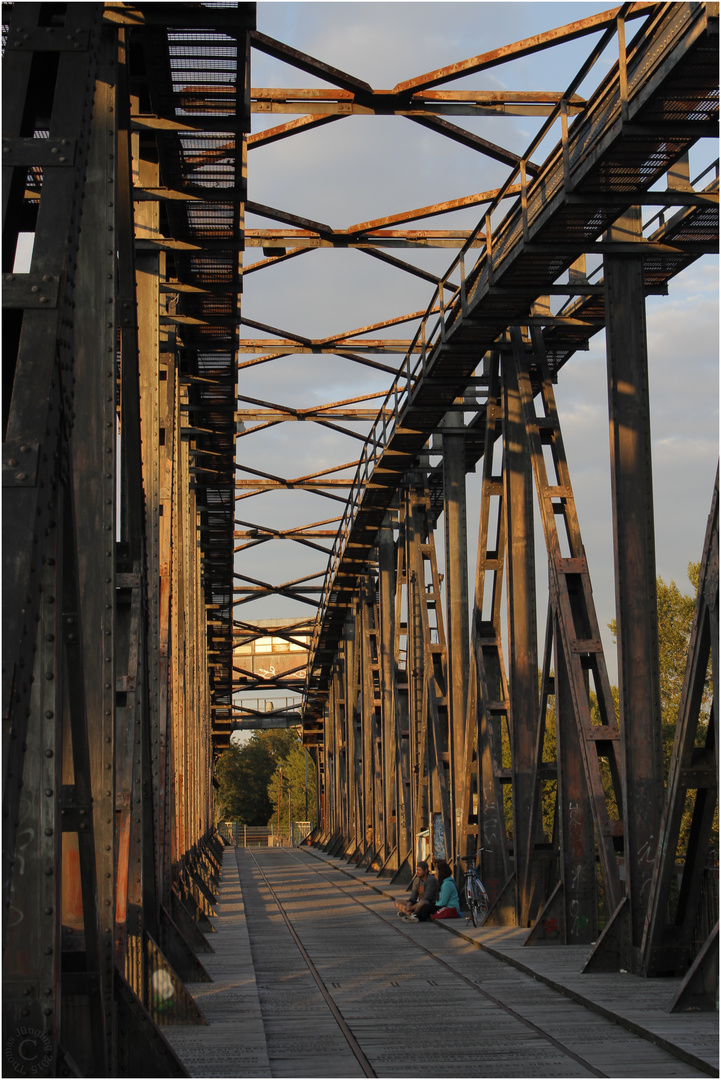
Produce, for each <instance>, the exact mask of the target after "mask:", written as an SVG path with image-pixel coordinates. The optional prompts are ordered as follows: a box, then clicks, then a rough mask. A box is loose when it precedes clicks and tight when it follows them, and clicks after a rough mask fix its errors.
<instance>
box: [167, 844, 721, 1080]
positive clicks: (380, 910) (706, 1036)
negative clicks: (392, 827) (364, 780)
mask: <svg viewBox="0 0 721 1080" xmlns="http://www.w3.org/2000/svg"><path fill="white" fill-rule="evenodd" d="M384 884H385V883H382V882H379V881H378V880H376V879H369V878H368V876H367V875H365V874H364V872H363V871H362V870H358V869H357V868H356V867H352V866H348V865H347V864H346V863H344V862H342V861H341V860H338V859H333V858H329V857H328V856H326V855H324V854H322V853H320V852H317V851H315V850H313V849H308V848H303V849H297V848H295V849H292V848H284V849H270V850H266V849H255V850H250V849H242V848H239V849H232V848H227V849H226V850H225V853H224V863H223V877H222V882H221V889H220V894H219V903H218V914H217V917H216V918H215V920H214V923H215V927H216V930H217V933H216V934H214V935H213V946H214V949H215V952H214V954H212V955H211V954H208V955H206V956H204V958H203V959H204V963H205V965H206V968H207V970H208V972H209V974H210V975H211V977H212V979H213V980H214V981H213V982H212V983H203V984H197V985H194V986H191V987H190V990H191V992H192V994H193V996H194V998H195V1000H196V1002H197V1004H198V1005H199V1007H200V1008H201V1010H202V1011H203V1014H204V1016H205V1018H206V1020H207V1021H208V1024H207V1026H202V1027H176V1028H168V1029H166V1033H167V1035H168V1038H169V1040H170V1042H171V1043H172V1045H173V1047H174V1048H175V1050H176V1052H177V1053H178V1054H179V1056H180V1057H181V1059H182V1061H183V1063H184V1065H185V1067H186V1068H187V1069H188V1072H189V1074H190V1075H191V1076H204V1077H211V1076H216V1077H221V1076H222V1077H227V1076H233V1077H264V1076H287V1077H291V1076H292V1077H321V1076H322V1077H353V1076H363V1075H366V1076H379V1077H384V1076H388V1077H390V1076H394V1077H397V1076H415V1075H417V1074H418V1072H419V1071H421V1070H422V1071H423V1072H424V1073H428V1072H430V1073H435V1074H437V1075H442V1076H484V1077H524V1076H534V1077H541V1076H553V1077H561V1076H568V1077H585V1076H608V1077H642V1076H646V1077H666V1076H676V1077H692V1076H717V1075H718V1016H717V1014H704V1013H693V1014H688V1013H684V1014H670V1013H669V1011H668V1009H669V1007H670V1004H671V1002H672V1000H673V998H674V996H675V993H676V991H677V989H678V982H679V980H675V979H668V980H661V979H656V980H652V979H645V980H641V979H638V978H636V977H634V976H631V975H625V974H604V975H581V974H580V966H581V963H582V961H583V959H584V953H585V951H586V950H584V949H583V948H581V949H578V948H565V947H564V948H561V947H559V948H558V949H555V948H525V949H524V948H523V947H522V944H521V942H522V940H523V937H524V936H525V932H524V931H519V930H516V929H511V928H508V929H503V928H501V929H499V928H493V929H486V930H484V929H474V928H472V927H470V926H469V927H468V928H467V927H466V922H465V919H461V920H459V921H458V922H448V923H445V924H439V923H433V924H431V923H425V924H424V923H421V924H409V923H406V922H401V921H399V920H398V919H396V918H395V912H394V910H393V906H392V904H391V903H390V898H391V897H392V896H393V895H399V893H398V892H397V891H392V890H388V889H387V888H384V887H383V885H384Z"/></svg>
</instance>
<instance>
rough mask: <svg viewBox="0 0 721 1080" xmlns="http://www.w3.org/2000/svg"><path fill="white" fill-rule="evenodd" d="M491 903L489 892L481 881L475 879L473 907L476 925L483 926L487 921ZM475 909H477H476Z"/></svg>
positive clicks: (474, 923)
mask: <svg viewBox="0 0 721 1080" xmlns="http://www.w3.org/2000/svg"><path fill="white" fill-rule="evenodd" d="M489 907H490V903H489V900H488V893H487V892H486V890H485V889H484V887H483V885H482V884H481V882H480V881H478V880H475V881H474V882H473V907H472V908H471V910H472V911H474V915H475V918H474V919H473V925H474V926H482V925H483V923H484V922H485V919H486V915H487V914H488V908H489ZM474 909H475V910H474Z"/></svg>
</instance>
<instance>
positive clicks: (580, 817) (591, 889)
mask: <svg viewBox="0 0 721 1080" xmlns="http://www.w3.org/2000/svg"><path fill="white" fill-rule="evenodd" d="M554 653H555V667H556V672H555V680H554V681H555V689H556V745H557V759H558V830H559V858H560V878H561V882H562V883H563V910H564V927H563V943H564V944H565V945H587V944H589V943H590V942H592V941H595V940H596V938H597V932H598V903H597V900H596V852H595V844H594V834H593V817H592V814H591V807H590V804H589V799H588V793H587V788H586V778H585V776H584V770H583V755H582V753H581V744H580V740H579V735H578V727H577V725H576V717H575V715H574V708H573V696H572V692H571V685H570V680H569V674H568V667H567V665H566V658H565V656H564V652H563V641H562V638H561V631H560V627H559V625H558V619H554Z"/></svg>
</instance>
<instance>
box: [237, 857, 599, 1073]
mask: <svg viewBox="0 0 721 1080" xmlns="http://www.w3.org/2000/svg"><path fill="white" fill-rule="evenodd" d="M247 850H248V851H249V853H250V855H251V858H252V859H253V862H254V863H255V865H256V867H257V869H258V871H259V872H260V874H261V876H262V878H263V880H264V881H265V883H266V885H267V887H268V889H269V891H270V893H271V896H272V897H273V899H274V901H275V903H276V904H277V906H278V910H279V911H280V914H281V915H282V917H283V920H284V921H285V924H286V926H287V927H288V930H289V931H290V933H291V935H292V937H293V940H294V941H295V944H296V945H297V947H298V951H299V952H300V954H301V956H302V957H303V960H304V961H305V963H306V964H307V966H308V970H309V971H310V973H311V975H312V976H313V978H314V979H315V982H316V984H317V986H318V989H319V990H320V992H321V994H322V995H323V997H324V999H325V1001H326V1003H327V1005H328V1007H329V1009H330V1011H331V1013H332V1014H333V1017H334V1018H335V1020H336V1022H337V1023H338V1026H339V1027H340V1029H341V1031H342V1032H343V1035H344V1036H345V1038H346V1040H347V1042H348V1045H349V1046H350V1048H351V1050H352V1051H353V1053H354V1055H355V1057H356V1058H357V1060H358V1062H359V1064H360V1065H361V1068H362V1069H363V1071H364V1073H365V1075H366V1076H376V1075H377V1074H376V1073H375V1072H374V1071H373V1068H372V1066H371V1064H370V1062H369V1061H368V1059H367V1058H366V1056H365V1054H364V1053H363V1051H362V1049H361V1047H360V1045H359V1044H358V1042H357V1040H356V1039H355V1036H354V1035H353V1033H352V1031H351V1029H350V1028H349V1027H348V1024H347V1023H346V1021H345V1020H344V1019H343V1016H342V1015H341V1013H340V1010H339V1009H338V1007H337V1005H336V1004H335V1002H334V1001H333V998H332V996H331V993H330V991H329V990H328V988H327V986H326V985H325V983H324V982H323V979H322V978H321V976H320V973H319V972H318V970H317V968H316V967H315V965H314V964H313V961H312V960H311V958H310V956H309V955H308V953H307V951H306V949H305V947H304V946H303V943H302V941H301V940H300V937H299V936H298V934H297V932H296V930H295V928H294V927H293V925H292V923H291V921H290V919H289V917H288V915H287V913H286V911H285V908H284V907H283V904H282V902H281V900H280V898H279V896H278V894H277V893H276V891H275V889H274V888H273V886H272V885H271V883H270V880H269V879H268V875H267V874H266V873H265V871H264V869H263V867H262V866H261V865H260V863H259V862H258V860H257V858H256V857H255V855H254V853H253V851H252V849H251V848H248V849H247ZM284 854H287V855H289V856H290V857H291V858H292V859H293V860H294V861H295V862H298V863H300V864H301V865H302V866H304V867H306V868H307V869H310V870H313V871H314V873H316V874H318V875H319V876H320V877H321V879H322V880H323V881H324V882H325V883H326V884H327V885H329V886H330V887H331V888H334V889H337V890H338V892H340V893H342V894H343V895H344V896H346V897H347V898H348V899H350V900H353V901H354V902H355V903H356V904H358V905H359V906H360V907H362V908H364V909H365V910H366V911H368V912H370V913H371V914H372V915H375V917H376V918H377V919H380V920H381V922H384V923H386V924H387V925H388V926H390V927H391V929H392V930H395V932H396V933H397V934H400V935H401V937H404V938H405V939H406V940H407V941H409V942H411V944H413V945H414V946H415V947H416V948H417V949H418V950H419V951H420V952H423V953H425V954H426V955H427V956H429V957H430V958H431V959H432V960H434V961H435V962H436V963H437V964H439V965H440V966H441V967H443V968H445V970H446V971H449V972H450V973H451V974H452V975H454V976H455V977H456V978H457V979H459V980H461V981H462V982H463V983H464V984H465V985H466V986H469V987H470V988H471V989H472V990H475V991H476V993H478V994H480V995H481V996H482V997H483V998H485V999H486V1000H487V1001H489V1002H491V1004H492V1005H495V1006H497V1007H498V1008H499V1009H501V1010H503V1012H505V1013H507V1014H508V1015H509V1016H511V1017H512V1018H513V1019H514V1020H516V1021H518V1023H520V1024H522V1025H523V1026H524V1027H526V1028H528V1029H529V1030H530V1031H532V1032H534V1034H536V1035H539V1036H540V1037H541V1038H543V1039H545V1040H546V1042H548V1043H550V1044H551V1045H552V1046H553V1047H554V1049H556V1050H557V1051H559V1052H560V1053H562V1054H563V1055H565V1056H566V1057H569V1058H571V1059H572V1060H573V1061H575V1062H576V1064H577V1065H581V1066H582V1067H583V1068H584V1069H588V1071H589V1072H590V1073H591V1074H592V1075H593V1076H602V1077H606V1076H608V1074H607V1073H604V1072H601V1070H600V1069H597V1068H596V1066H595V1065H592V1064H591V1063H590V1062H589V1061H587V1060H586V1059H585V1058H583V1057H581V1055H580V1054H577V1053H575V1051H573V1050H571V1049H570V1048H569V1047H567V1046H565V1045H564V1044H563V1043H562V1042H560V1041H559V1040H558V1039H556V1038H554V1037H553V1036H552V1035H550V1034H549V1033H548V1032H547V1031H544V1029H543V1028H541V1027H539V1026H538V1025H537V1024H534V1023H533V1022H532V1021H531V1020H528V1019H526V1017H524V1016H522V1015H521V1014H520V1013H519V1012H517V1011H516V1010H515V1009H513V1008H512V1007H511V1006H510V1005H507V1004H506V1003H505V1002H503V1001H501V999H500V998H498V997H496V995H495V994H492V993H491V992H490V991H489V990H485V989H484V988H483V987H481V986H479V985H478V983H475V982H473V980H472V979H469V978H468V977H467V976H466V975H463V974H462V972H460V971H458V970H456V968H454V967H453V966H452V964H449V963H448V962H447V961H446V960H443V959H442V958H441V957H440V956H437V955H436V954H435V953H434V952H433V951H432V950H431V949H428V948H426V946H425V945H421V944H420V942H418V941H416V940H415V939H414V938H413V937H411V935H410V934H407V933H405V931H404V930H403V927H401V926H399V925H398V922H397V920H393V919H389V918H386V917H385V915H382V914H381V913H380V912H378V911H376V910H375V909H374V908H372V907H370V905H368V904H364V903H363V901H362V900H359V899H358V897H356V896H354V895H353V894H352V893H351V892H348V890H347V889H344V888H343V887H342V886H341V885H339V884H338V883H337V882H335V881H331V880H330V879H329V878H328V877H326V876H325V874H324V873H323V869H322V868H320V867H317V866H313V865H312V864H311V863H308V862H307V861H306V860H305V859H302V858H299V856H298V855H296V854H294V853H293V852H291V851H288V852H284Z"/></svg>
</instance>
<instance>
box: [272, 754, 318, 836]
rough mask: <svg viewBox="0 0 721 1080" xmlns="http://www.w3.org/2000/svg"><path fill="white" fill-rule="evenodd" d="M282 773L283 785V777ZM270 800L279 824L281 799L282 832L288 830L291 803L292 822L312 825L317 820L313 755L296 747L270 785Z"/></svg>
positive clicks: (274, 818)
mask: <svg viewBox="0 0 721 1080" xmlns="http://www.w3.org/2000/svg"><path fill="white" fill-rule="evenodd" d="M306 768H307V776H308V787H307V791H308V808H307V812H306ZM281 770H282V773H283V778H282V783H281V777H280V773H281ZM268 799H269V801H270V802H271V803H272V804H273V814H272V819H273V823H274V824H275V823H277V821H278V802H279V799H280V829H281V832H287V830H288V820H289V819H288V810H289V801H290V820H291V821H310V822H312V823H313V824H315V822H316V821H317V819H318V815H317V812H316V799H315V765H314V764H313V759H312V758H311V756H310V754H309V753H308V751H307V750H305V748H304V747H303V746H301V745H300V743H295V744H294V745H293V746H292V747H291V749H290V750H289V752H288V753H287V754H286V756H285V758H284V759H283V760H282V761H279V762H278V764H277V766H276V769H275V772H274V773H273V775H272V777H271V778H270V783H269V784H268Z"/></svg>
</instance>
